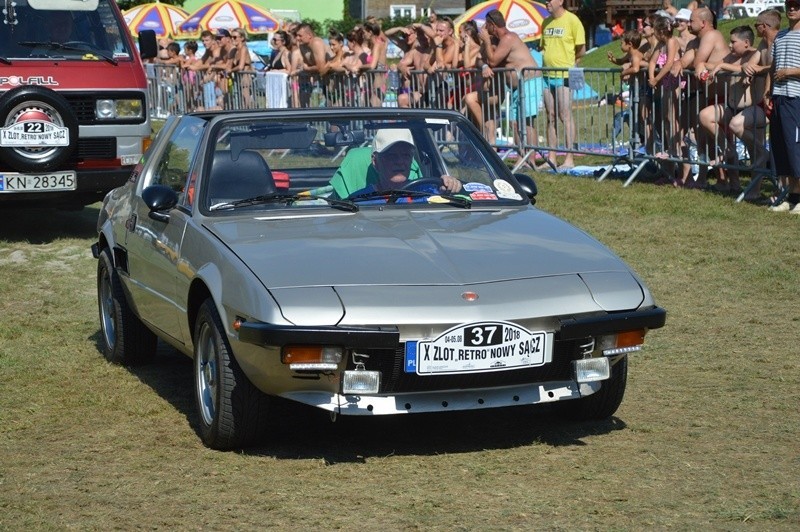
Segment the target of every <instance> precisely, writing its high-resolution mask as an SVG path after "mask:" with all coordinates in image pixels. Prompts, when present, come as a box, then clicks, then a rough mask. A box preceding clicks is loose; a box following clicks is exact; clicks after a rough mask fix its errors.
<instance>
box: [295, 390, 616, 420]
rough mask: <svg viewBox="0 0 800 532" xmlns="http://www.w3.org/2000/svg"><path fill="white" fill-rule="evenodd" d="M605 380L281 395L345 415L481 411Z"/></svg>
mask: <svg viewBox="0 0 800 532" xmlns="http://www.w3.org/2000/svg"><path fill="white" fill-rule="evenodd" d="M601 384H602V382H591V383H583V384H578V383H576V382H574V381H554V382H541V383H532V384H520V385H516V386H503V387H498V388H483V389H476V390H444V391H435V392H416V393H404V394H396V395H385V394H379V395H343V394H340V393H326V392H308V391H304V392H287V393H284V394H281V396H282V397H285V398H287V399H291V400H293V401H297V402H300V403H304V404H307V405H310V406H315V407H317V408H321V409H323V410H327V411H329V412H332V413H335V414H341V415H346V416H379V415H393V414H411V413H415V414H419V413H425V412H445V411H458V410H481V409H485V408H501V407H508V406H520V405H537V404H542V403H553V402H556V401H563V400H568V399H578V398H580V397H585V396H587V395H591V394H592V393H594V392H596V391H597V390H599V389H600V385H601Z"/></svg>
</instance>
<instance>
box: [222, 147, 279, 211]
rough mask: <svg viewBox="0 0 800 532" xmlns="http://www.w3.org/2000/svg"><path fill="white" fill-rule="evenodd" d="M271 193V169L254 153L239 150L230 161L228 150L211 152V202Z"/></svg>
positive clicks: (272, 186) (274, 190)
mask: <svg viewBox="0 0 800 532" xmlns="http://www.w3.org/2000/svg"><path fill="white" fill-rule="evenodd" d="M275 192H277V189H276V187H275V181H274V180H273V178H272V172H271V171H270V169H269V166H267V163H266V161H265V160H264V158H263V157H261V155H259V154H258V153H256V152H253V151H243V152H241V153H240V154H239V157H238V158H237V159H236V160H233V159H232V158H231V152H230V151H227V150H225V151H217V152H214V160H213V162H212V163H211V178H210V185H209V197H210V198H211V201H212V203H215V202H217V201H219V200H221V199H224V200H237V199H245V198H252V197H255V196H261V195H263V194H274V193H275Z"/></svg>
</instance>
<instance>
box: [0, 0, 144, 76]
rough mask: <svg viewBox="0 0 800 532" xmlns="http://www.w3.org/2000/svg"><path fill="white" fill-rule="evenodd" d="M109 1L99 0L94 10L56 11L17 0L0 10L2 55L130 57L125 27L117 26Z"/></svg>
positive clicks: (0, 52) (14, 57) (88, 58)
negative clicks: (5, 8) (35, 7)
mask: <svg viewBox="0 0 800 532" xmlns="http://www.w3.org/2000/svg"><path fill="white" fill-rule="evenodd" d="M112 1H113V0H100V1H99V3H98V6H97V9H96V10H94V11H69V10H64V11H55V10H43V9H33V8H32V7H30V5H28V2H27V0H16V6H14V7H13V8H12V9H11V13H8V12H5V13H0V18H3V19H4V20H3V22H4V23H2V24H0V56H1V58H2V59H5V60H9V61H10V60H14V59H59V60H75V61H87V60H93V59H94V60H98V61H102V60H109V59H113V60H119V59H123V60H124V59H126V58H130V57H132V52H131V49H130V47H129V46H128V41H127V39H126V37H125V35H124V34H123V33H122V32H123V31H128V29H127V28H125V27H120V23H119V22H118V20H117V17H116V16H115V14H114V10H113V8H112V6H111V4H110V2H112ZM7 5H8V4H7ZM6 11H8V10H6Z"/></svg>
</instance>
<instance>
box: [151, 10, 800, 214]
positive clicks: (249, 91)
mask: <svg viewBox="0 0 800 532" xmlns="http://www.w3.org/2000/svg"><path fill="white" fill-rule="evenodd" d="M546 5H547V9H548V10H549V12H550V16H549V17H548V18H547V19H545V21H544V22H543V24H542V37H541V39H540V42H539V49H540V51H541V52H542V54H541V58H542V64H541V65H540V64H538V63H537V61H536V59H535V57H534V54H532V53H531V50H530V49H529V48H528V46H527V45H526V44H525V43H524V42H522V40H521V39H520V38H519V36H518V35H517V34H516V33H514V32H513V31H511V30H510V29H509V28H507V27H506V21H505V19H504V17H503V15H502V13H501V12H500V11H498V10H493V11H490V12H489V13H488V14H487V15H486V19H485V23H484V24H483V25H482V26H481V27H478V25H476V24H475V23H474V22H473V21H468V22H466V23H465V24H463V25H462V26H461V28H460V32H459V34H458V35H456V31H455V28H454V25H453V21H452V20H450V19H449V18H446V17H439V16H437V15H436V13H434V12H432V13H431V15H430V17H429V19H428V20H426V21H423V22H415V23H413V24H410V25H408V26H405V27H394V28H391V29H389V30H386V31H384V30H383V29H382V24H381V21H380V20H378V19H375V18H368V19H366V20H365V21H364V22H363V23H360V24H357V25H356V26H354V27H353V28H352V29H351V30H350V31H348V32H347V33H346V34H342V33H340V32H339V31H338V30H336V29H333V28H331V29H330V30H329V31H328V34H327V35H326V38H325V39H323V38H322V37H320V36H318V35H316V34H315V32H314V30H313V28H312V26H311V25H309V24H307V23H291V24H289V25H287V26H286V27H285V28H284V29H282V30H279V31H276V32H275V33H274V34H273V35H272V39H271V48H272V53H271V55H270V57H269V58H265V60H264V63H265V68H264V69H265V70H267V71H269V72H271V73H283V74H285V76H286V79H287V83H286V86H287V88H286V93H285V95H284V96H282V98H285V101H282V102H279V103H280V105H271V106H280V107H284V106H293V107H308V106H317V105H320V104H321V103H320V102H321V101H324V102H326V103H325V104H326V105H331V106H338V105H346V106H380V105H384V106H386V105H392V106H394V105H396V106H400V107H416V106H425V107H442V108H452V109H456V110H460V111H462V112H463V113H465V114H466V115H467V116H468V117H469V118H470V119H471V120H472V121H473V123H474V124H475V125H476V127H478V128H479V129H480V130H482V131H483V132H484V134H485V135H486V137H487V139H488V140H489V141H490V142H492V143H494V141H495V140H496V136H495V135H496V121H497V120H498V113H497V111H496V110H497V106H498V100H499V99H501V98H503V96H504V95H510V100H511V105H510V106H509V112H510V114H511V117H510V119H511V120H510V123H511V124H512V125H513V131H512V133H513V135H514V139H515V145H517V146H525V147H531V146H532V145H536V144H540V143H541V141H542V140H543V139H546V145H547V146H551V147H552V146H557V145H558V144H557V142H558V137H557V135H561V138H563V140H564V145H565V146H567V147H568V148H571V147H574V146H577V145H578V140H579V139H578V138H577V137H578V131H577V128H576V126H575V117H574V116H573V109H574V105H573V102H572V101H571V97H572V96H571V95H572V93H573V91H572V90H571V88H570V81H571V79H570V75H569V74H570V71H571V70H572V69H574V68H575V67H579V66H580V61H581V58H582V57H583V56H584V55H585V53H586V41H585V29H584V27H583V25H582V23H581V21H580V19H579V18H578V17H577V16H575V15H574V14H573V13H571V12H569V11H568V10H566V9H565V8H564V0H548V1H547V3H546ZM798 9H800V0H787V2H786V16H787V18H788V19H789V23H790V26H791V27H792V28H794V23H795V18H800V13H798ZM781 19H782V14H781V12H779V11H776V10H767V11H764V12H762V13H761V14H759V16H758V18H757V19H756V23H755V27H754V28H751V27H749V26H746V25H742V26H737V27H735V28H734V29H733V30H731V31H730V36H729V41H730V43H728V41H727V40H726V38H725V36H723V34H722V33H721V32H720V31H719V30H718V29H717V19H716V15H715V13H714V12H713V11H712V10H711V9H710V8H709V7H707V6H705V5H703V3H702V2H699V3H698V2H696V1H695V0H689V1H686V0H677V1H675V0H665V2H664V9H661V10H659V11H657V12H655V13H653V14H651V15H649V16H647V17H645V18H643V19H639V20H638V23H637V24H636V25H635V27H628V28H625V27H624V26H623V25H622V24H621V22H620V23H619V24H618V26H620V27H619V28H617V35H619V37H620V41H621V49H622V55H621V56H616V55H614V54H612V53H609V54H608V60H609V61H610V63H613V64H614V65H617V66H619V67H621V72H620V75H621V78H622V80H621V81H622V83H621V86H622V87H623V88H627V87H630V89H629V90H628V96H630V94H631V93H635V95H636V98H630V97H629V100H628V101H629V102H633V107H632V108H631V109H630V113H631V114H632V115H633V116H634V120H633V121H632V126H634V129H635V131H634V136H636V137H638V139H639V141H640V144H641V146H642V148H643V150H644V152H645V153H647V154H649V155H651V156H652V157H654V158H655V159H656V160H658V161H659V163H660V166H661V169H662V171H663V175H664V178H663V179H662V182H663V183H665V184H667V183H669V184H672V185H674V186H676V187H688V188H706V187H708V186H709V182H708V180H709V178H713V179H714V181H715V183H714V189H715V190H717V191H720V192H737V193H738V192H739V191H740V189H741V185H740V181H739V175H738V171H737V168H739V167H740V166H741V159H742V153H741V146H744V147H745V150H746V156H747V157H748V158H749V160H750V163H751V167H752V171H753V173H754V174H759V173H761V174H766V173H767V172H769V171H770V170H769V168H770V167H772V168H775V169H776V170H780V171H781V172H782V175H783V174H786V175H787V179H786V186H788V187H790V188H791V191H790V192H791V193H790V195H789V196H788V197H787V201H785V202H783V203H780V204H779V205H778V206H776V207H774V208H775V209H778V208H779V209H782V210H787V211H790V212H793V213H794V212H795V211H797V213H798V214H800V206H798V204H800V185H798V183H797V179H796V178H795V177H791V178H790V177H789V176H792V175H794V176H798V175H800V154H798V161H797V162H796V163H795V162H794V161H793V160H790V161H789V162H788V163H787V164H788V166H789V168H786V165H784V164H783V163H784V162H785V161H773V158H774V157H773V155H774V153H775V149H774V147H773V150H772V152H770V151H768V150H767V148H766V142H765V141H766V136H767V132H768V128H771V129H769V133H770V139H771V141H772V144H773V146H774V145H775V142H776V141H780V142H788V141H789V140H790V139H788V138H787V136H788V132H790V131H792V130H791V129H790V127H795V126H797V125H800V124H796V123H795V121H789V122H787V123H784V122H786V120H784V121H783V122H781V121H776V120H775V114H774V113H773V112H772V110H773V108H774V107H775V104H779V105H782V106H784V108H786V109H789V110H790V111H791V112H792V113H794V108H793V105H794V101H793V98H795V97H796V96H797V95H800V77H795V76H794V74H793V73H790V74H786V73H785V72H786V71H783V70H782V69H781V68H777V69H773V63H776V66H778V65H777V61H779V60H780V61H782V62H784V63H785V68H794V67H795V63H798V64H797V67H800V47H795V48H791V47H787V45H786V44H785V43H786V42H787V39H788V36H787V35H785V34H786V32H785V31H784V32H782V33H780V34H779V29H780V26H781ZM789 33H790V35H789V36H791V37H793V35H791V32H789ZM757 38H758V42H757ZM789 40H791V39H789ZM201 41H202V44H203V47H204V49H205V51H204V52H203V54H202V56H200V57H198V56H197V49H198V46H197V43H195V42H191V41H190V42H187V43H185V44H184V45H183V49H181V47H180V46H179V45H178V44H177V43H174V42H167V41H165V42H162V43H161V48H162V49H161V50H160V53H159V58H158V59H157V60H156V61H157V63H158V64H160V65H163V66H171V67H173V68H174V69H175V70H170V71H169V73H168V74H162V79H163V77H164V76H168V77H169V79H168V80H167V82H168V84H169V85H170V86H171V87H172V88H173V91H174V93H175V94H176V95H179V96H180V98H181V100H182V101H183V103H184V107H183V108H184V109H185V110H204V109H208V110H213V109H225V108H234V107H235V108H254V107H258V106H263V105H264V102H259V101H258V100H257V98H256V95H255V91H254V85H255V83H256V80H257V76H256V74H257V73H256V71H255V70H254V69H253V63H252V59H251V57H252V54H251V53H250V51H249V49H248V46H247V35H246V33H245V32H244V30H242V29H234V30H218V31H217V32H215V33H212V32H210V31H204V32H203V33H202V35H201ZM390 43H394V45H395V46H396V47H397V48H399V50H400V51H401V53H402V57H401V58H400V59H399V61H397V62H393V63H392V64H390V62H389V61H388V60H387V51H388V49H389V44H390ZM782 43H784V44H782ZM792 44H794V43H793V42H792ZM797 44H800V43H797ZM795 50H797V51H796V52H795ZM771 73H772V75H771ZM796 85H797V86H796ZM273 103H274V102H271V104H273ZM787 106H789V107H787ZM540 109H542V110H543V111H544V123H545V131H543V132H542V133H543V135H544V137H540V136H539V132H538V131H537V127H536V126H537V122H536V120H535V119H536V117H537V113H538V112H539V111H540ZM787 112H788V111H787ZM787 116H797V117H800V109H798V110H797V113H796V114H789V115H787ZM770 118H771V119H772V122H770ZM799 121H800V120H799ZM776 122H778V124H777V125H776ZM776 127H777V128H778V129H776ZM779 130H780V131H784V132H787V133H785V134H784V135H781V134H780V131H779ZM776 133H777V135H776ZM523 140H524V142H523ZM523 151H524V150H523ZM573 151H574V150H571V149H567V150H565V153H564V154H563V160H561V161H559V160H558V159H557V155H558V154H557V152H556V150H552V149H551V150H550V151H549V152H548V153H542V154H541V155H540V154H535V155H537V156H538V158H539V161H540V162H541V163H542V166H540V167H539V168H543V167H550V168H553V169H557V170H566V169H569V168H571V167H573V166H574V164H575V162H574V158H573ZM791 151H793V152H794V151H795V150H791ZM695 154H697V155H695ZM525 159H526V160H527V159H528V157H527V156H526V157H525ZM790 159H791V158H790ZM534 161H535V159H534V158H532V159H531V160H530V163H531V165H532V166H533V163H534ZM693 163H694V164H693ZM697 163H699V164H697ZM749 193H750V195H751V197H755V196H757V195H758V194H759V190H758V188H757V187H754V188H752V189H751V190H750V191H749ZM796 206H797V207H796ZM787 207H788V208H787Z"/></svg>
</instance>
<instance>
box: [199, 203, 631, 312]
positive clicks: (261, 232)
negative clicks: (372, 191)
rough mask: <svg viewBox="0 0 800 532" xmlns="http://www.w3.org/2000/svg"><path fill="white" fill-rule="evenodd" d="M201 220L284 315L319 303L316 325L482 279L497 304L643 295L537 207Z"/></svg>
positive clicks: (620, 300) (613, 259)
mask: <svg viewBox="0 0 800 532" xmlns="http://www.w3.org/2000/svg"><path fill="white" fill-rule="evenodd" d="M205 226H206V228H207V229H208V230H209V231H211V232H212V233H213V234H214V235H216V236H217V237H218V238H219V239H220V240H221V241H222V242H224V243H225V245H227V246H228V247H229V248H230V249H231V250H232V251H233V252H234V253H235V254H236V255H237V256H238V257H239V258H240V259H241V260H242V261H243V262H244V263H245V264H247V265H248V267H249V268H250V269H251V270H252V271H253V272H254V273H255V275H256V276H258V277H259V279H260V280H261V282H262V283H263V284H264V286H266V287H267V288H268V289H269V290H270V291H271V292H272V294H273V295H274V297H275V299H276V301H278V303H279V304H280V305H281V308H282V309H283V310H284V315H285V316H286V317H287V319H291V318H289V316H288V315H287V309H288V308H289V307H293V306H297V305H299V306H301V307H303V308H304V309H306V310H308V309H309V308H311V307H312V306H313V307H315V308H316V309H317V310H316V315H315V316H314V317H313V318H311V321H314V322H316V323H322V322H329V321H335V316H334V315H335V314H336V313H337V312H340V313H341V311H342V305H343V306H344V307H346V308H347V309H348V310H347V311H348V313H351V311H353V309H354V307H357V306H360V305H363V306H364V307H365V308H367V307H369V306H370V303H369V302H370V301H372V308H373V310H374V308H375V306H376V304H377V305H380V304H386V305H391V304H392V303H399V302H400V300H401V299H404V298H409V297H410V298H412V299H415V300H416V301H417V302H418V303H419V302H420V299H424V300H426V301H427V302H428V304H429V305H430V304H435V303H436V302H437V301H436V298H437V297H438V296H437V291H438V290H445V291H447V290H449V291H453V290H454V289H455V288H458V293H459V294H460V293H461V292H463V289H462V288H463V287H465V286H471V285H481V284H488V283H494V284H495V287H494V288H493V289H492V291H493V292H495V293H496V296H497V302H498V304H503V302H505V303H508V302H510V301H511V300H514V299H519V300H520V302H521V303H522V302H523V301H528V302H529V301H530V299H531V297H533V296H532V294H531V293H530V292H529V290H532V289H536V290H537V294H539V295H543V294H544V293H550V292H553V291H554V290H555V292H556V293H554V294H553V297H554V298H558V297H561V298H562V299H563V298H564V297H567V298H568V299H570V300H571V303H570V304H572V305H574V304H575V303H576V301H577V300H581V301H583V300H586V301H588V303H586V304H582V305H578V306H577V308H576V307H574V306H573V307H572V312H580V311H586V312H590V311H597V310H616V309H619V308H636V306H637V305H639V304H641V303H642V301H643V299H644V298H645V296H646V295H647V294H645V293H644V292H643V289H642V287H641V286H640V284H639V283H638V281H637V280H636V279H635V277H634V276H633V275H632V273H631V272H630V270H629V268H628V267H627V266H626V265H625V264H624V263H623V262H622V261H621V260H620V259H619V258H618V257H617V256H616V255H614V254H613V253H612V252H611V251H609V250H608V249H607V248H606V247H605V246H603V245H602V244H600V243H599V242H597V241H596V240H594V239H593V238H592V237H590V236H588V235H587V234H586V233H584V232H583V231H581V230H579V229H577V228H575V227H574V226H572V225H570V224H568V223H566V222H564V221H562V220H560V219H558V218H556V217H555V216H552V215H550V214H547V213H545V212H543V211H541V210H538V209H535V208H523V209H520V208H509V209H486V210H478V209H472V210H462V209H458V210H449V209H448V210H439V209H436V210H434V209H426V210H422V209H420V210H414V209H405V208H397V209H385V210H378V209H362V210H361V211H359V212H357V213H335V214H326V215H324V216H320V215H294V216H291V217H287V216H282V217H280V218H276V217H274V216H267V215H265V216H263V217H243V216H237V217H234V218H222V219H217V220H215V219H208V220H206V222H205ZM554 277H555V278H557V279H553V278H554ZM545 279H547V281H546V282H545V281H544V280H545ZM526 280H527V281H526ZM315 287H325V290H319V289H315ZM459 287H461V288H459ZM483 291H484V292H486V291H487V289H484V290H483ZM498 291H499V292H498ZM334 292H335V293H334ZM601 292H602V293H604V294H605V295H603V294H602V293H601ZM520 294H522V297H521V296H520ZM385 298H390V299H388V300H387V299H385ZM348 301H350V302H351V303H352V304H349V303H348ZM381 302H382V303H381ZM564 303H566V301H564ZM557 306H559V307H560V306H561V305H557ZM609 307H613V308H609ZM325 308H329V309H330V315H327V314H326V315H325V316H323V314H325V312H323V309H325ZM564 308H569V305H565V306H564ZM337 309H338V310H337ZM550 310H553V309H552V308H551V309H550ZM320 313H322V314H320ZM289 314H291V312H289ZM301 314H302V312H301ZM312 314H314V313H312ZM351 316H352V314H351ZM361 319H362V320H366V321H372V319H368V317H366V316H364V317H362V318H361ZM378 319H379V318H378ZM291 321H295V322H297V321H298V320H291ZM300 321H306V320H300ZM366 321H361V323H365V322H366Z"/></svg>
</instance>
